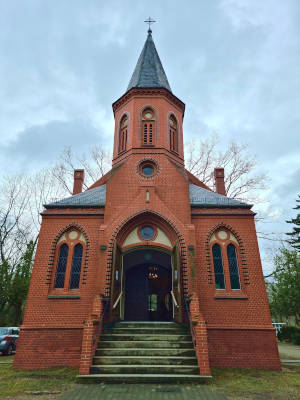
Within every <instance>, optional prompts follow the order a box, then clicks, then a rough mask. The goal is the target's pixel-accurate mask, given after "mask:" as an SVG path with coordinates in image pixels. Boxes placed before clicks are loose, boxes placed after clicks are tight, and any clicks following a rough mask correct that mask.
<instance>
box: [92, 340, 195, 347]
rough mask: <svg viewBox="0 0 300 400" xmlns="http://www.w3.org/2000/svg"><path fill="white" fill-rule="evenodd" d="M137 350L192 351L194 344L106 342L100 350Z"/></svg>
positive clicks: (165, 341) (147, 341)
mask: <svg viewBox="0 0 300 400" xmlns="http://www.w3.org/2000/svg"><path fill="white" fill-rule="evenodd" d="M111 347H113V348H118V349H121V348H135V347H143V348H157V349H158V348H164V349H170V348H173V349H183V348H184V349H192V348H193V343H192V341H190V342H189V341H186V342H175V341H174V342H169V341H168V340H164V341H162V340H161V341H157V342H156V341H149V340H144V341H142V340H138V341H134V340H131V341H126V340H120V341H117V340H113V341H105V342H101V343H100V345H99V347H98V348H99V349H100V348H101V349H103V348H104V349H107V348H111Z"/></svg>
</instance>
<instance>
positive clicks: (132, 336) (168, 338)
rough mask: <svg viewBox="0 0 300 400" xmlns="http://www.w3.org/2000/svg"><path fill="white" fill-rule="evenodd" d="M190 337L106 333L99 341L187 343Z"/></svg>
mask: <svg viewBox="0 0 300 400" xmlns="http://www.w3.org/2000/svg"><path fill="white" fill-rule="evenodd" d="M190 337H191V336H190V335H176V334H175V335H172V334H166V335H162V334H155V333H153V334H145V333H143V334H138V333H136V334H128V335H126V334H121V335H120V334H116V333H110V334H109V333H106V334H103V335H101V341H102V342H106V341H127V342H128V341H130V342H131V341H133V342H138V341H143V342H145V341H147V342H148V341H149V342H153V341H162V342H163V341H168V342H187V341H189V339H190Z"/></svg>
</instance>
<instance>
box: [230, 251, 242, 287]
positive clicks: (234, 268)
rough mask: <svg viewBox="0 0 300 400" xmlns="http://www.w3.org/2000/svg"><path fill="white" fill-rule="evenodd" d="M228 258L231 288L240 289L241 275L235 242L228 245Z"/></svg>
mask: <svg viewBox="0 0 300 400" xmlns="http://www.w3.org/2000/svg"><path fill="white" fill-rule="evenodd" d="M227 258H228V266H229V275H230V284H231V289H240V288H241V283H240V275H239V268H238V262H237V256H236V248H235V246H234V245H233V244H231V243H230V244H229V245H228V246H227Z"/></svg>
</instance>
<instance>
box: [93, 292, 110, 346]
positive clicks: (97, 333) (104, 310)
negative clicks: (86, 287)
mask: <svg viewBox="0 0 300 400" xmlns="http://www.w3.org/2000/svg"><path fill="white" fill-rule="evenodd" d="M102 301H103V302H104V303H105V304H104V307H103V310H102V313H101V315H100V319H99V322H98V326H97V329H96V332H95V334H94V337H93V344H95V342H96V340H97V337H98V336H99V334H100V332H101V329H102V325H103V321H104V317H105V314H106V312H107V310H108V307H109V298H107V299H102Z"/></svg>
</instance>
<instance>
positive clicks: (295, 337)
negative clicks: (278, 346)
mask: <svg viewBox="0 0 300 400" xmlns="http://www.w3.org/2000/svg"><path fill="white" fill-rule="evenodd" d="M291 341H292V343H294V344H299V345H300V329H298V331H297V332H294V333H292V335H291Z"/></svg>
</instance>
